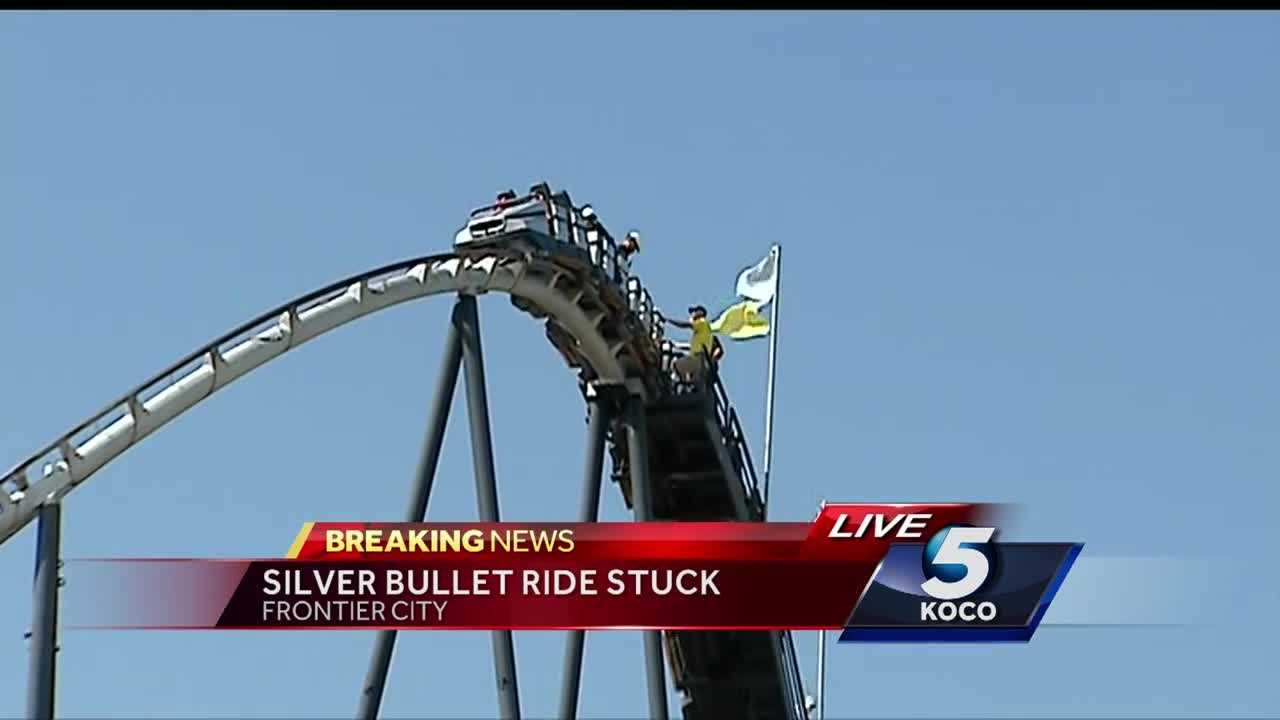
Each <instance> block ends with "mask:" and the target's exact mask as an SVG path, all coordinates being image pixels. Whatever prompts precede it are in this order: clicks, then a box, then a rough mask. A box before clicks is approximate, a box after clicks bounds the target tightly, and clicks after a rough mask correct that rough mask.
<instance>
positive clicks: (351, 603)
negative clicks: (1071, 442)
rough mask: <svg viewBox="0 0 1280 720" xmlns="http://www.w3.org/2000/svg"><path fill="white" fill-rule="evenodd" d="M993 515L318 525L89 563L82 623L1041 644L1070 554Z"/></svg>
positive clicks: (978, 511) (840, 510) (920, 511)
mask: <svg viewBox="0 0 1280 720" xmlns="http://www.w3.org/2000/svg"><path fill="white" fill-rule="evenodd" d="M997 514H998V513H997V506H995V505H985V504H965V503H945V504H894V505H887V504H828V505H825V506H824V507H823V508H822V510H821V511H820V512H819V514H818V516H817V517H816V518H815V520H814V521H813V522H812V523H785V522H779V523H742V522H680V523H665V522H651V523H568V524H564V523H528V524H525V523H469V524H468V523H420V524H419V523H308V524H306V525H305V526H304V527H303V528H302V530H301V532H300V533H299V534H298V536H297V538H296V539H295V540H294V542H293V545H292V546H291V547H290V548H289V551H288V552H287V554H286V555H285V557H283V558H280V559H257V560H216V559H136V560H120V559H112V560H79V561H73V563H74V564H75V565H78V566H79V568H78V569H77V571H76V572H77V573H78V574H79V575H80V580H79V581H80V582H85V579H86V578H89V582H90V583H91V584H92V585H93V587H94V591H95V598H96V599H95V602H94V603H93V605H92V607H91V608H88V609H87V611H88V613H89V614H90V615H91V617H88V618H85V619H84V622H77V623H75V626H77V627H82V628H133V629H147V628H153V629H227V630H281V629H295V630H336V629H365V630H367V629H374V628H383V629H406V630H407V629H454V630H458V629H469V630H495V629H509V630H565V629H585V630H595V629H662V630H803V629H811V630H817V629H843V633H842V634H841V636H840V640H841V641H842V642H921V641H925V642H999V641H1015V642H1018V641H1021V642H1025V641H1028V640H1030V639H1031V636H1032V635H1033V634H1034V633H1035V630H1036V627H1037V626H1038V625H1039V623H1040V620H1041V618H1042V617H1043V616H1044V614H1045V611H1046V610H1047V609H1048V607H1049V604H1050V603H1051V602H1052V601H1053V597H1054V594H1055V593H1056V592H1057V590H1058V588H1059V586H1061V584H1062V581H1063V579H1064V578H1065V577H1066V574H1067V572H1068V570H1069V569H1070V567H1071V564H1072V562H1073V561H1074V560H1075V558H1076V556H1077V555H1078V554H1079V552H1080V549H1081V547H1082V546H1081V544H1079V543H1003V542H999V541H997V539H996V534H997V530H998V527H997V524H996V517H995V516H996V515H997Z"/></svg>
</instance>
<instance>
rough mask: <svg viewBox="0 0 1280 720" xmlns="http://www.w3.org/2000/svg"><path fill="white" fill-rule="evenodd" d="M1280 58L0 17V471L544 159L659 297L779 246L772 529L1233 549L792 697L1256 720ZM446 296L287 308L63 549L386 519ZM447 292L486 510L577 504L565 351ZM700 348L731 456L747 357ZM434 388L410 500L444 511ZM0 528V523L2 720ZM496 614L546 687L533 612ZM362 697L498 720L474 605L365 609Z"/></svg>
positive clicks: (1070, 36)
mask: <svg viewBox="0 0 1280 720" xmlns="http://www.w3.org/2000/svg"><path fill="white" fill-rule="evenodd" d="M1278 77H1280V17H1277V16H1276V15H1274V14H1230V15H1210V14H1193V13H1185V14H1112V15H1098V14H1084V13H1071V14H1039V15H1028V14H1022V15H1018V14H992V13H982V14H970V15H961V14H916V13H910V14H908V13H901V14H889V15H881V14H794V15H791V14H780V13H768V14H764V13H760V14H738V15H733V14H712V13H690V14H626V13H596V14H542V15H538V14H506V13H488V14H475V15H467V14H389V13H388V14H313V15H291V14H276V13H266V14H139V13H131V14H118V15H103V14H55V13H50V14H42V15H31V14H5V15H0V98H3V101H2V102H3V111H2V112H0V268H3V272H4V275H3V281H2V282H0V337H2V338H4V341H3V344H0V357H3V360H2V361H0V369H2V370H3V372H0V401H2V402H3V404H4V407H5V412H4V417H5V418H6V420H5V421H4V422H3V423H2V424H0V429H2V432H0V462H3V463H4V464H5V465H7V464H8V463H10V462H12V461H15V460H16V459H18V458H19V457H20V456H23V455H25V454H27V453H28V452H30V451H32V450H33V449H35V448H36V447H37V446H38V445H40V444H42V443H44V442H46V441H49V440H51V439H52V438H53V437H54V436H56V435H57V434H58V433H60V432H61V431H63V430H64V429H66V428H68V427H69V426H70V425H72V424H74V423H75V422H77V421H79V420H80V419H82V418H83V417H84V416H85V415H87V414H88V413H89V412H91V411H93V410H96V409H97V408H98V407H99V406H100V405H101V404H103V403H105V402H106V401H107V400H109V399H110V398H112V397H114V396H116V395H118V394H119V393H121V392H123V391H124V390H125V389H126V388H127V387H128V386H131V385H133V384H134V383H136V382H138V381H140V380H141V379H143V378H144V377H145V376H147V375H149V374H151V373H152V372H155V371H156V370H158V369H160V368H161V367H162V366H164V365H166V364H167V363H169V362H170V361H172V360H174V359H176V358H177V357H178V356H180V355H182V354H184V353H186V352H187V351H189V350H191V349H193V348H195V347H196V346H198V345H199V344H201V343H203V342H204V341H206V340H208V339H210V338H212V337H213V336H215V335H217V334H219V333H221V332H223V331H224V330H226V329H229V328H230V327H232V326H234V325H236V324H238V323H239V322H241V321H243V320H245V319H247V318H248V317H250V316H252V315H255V314H257V313H258V312H261V311H263V310H265V309H267V308H269V307H270V306H273V305H275V304H277V303H279V302H282V301H284V300H286V299H288V298H290V297H292V296H295V295H298V294H301V293H303V292H306V291H308V290H310V289H312V288H314V287H317V286H319V285H323V284H326V283H328V282H330V281H332V280H336V279H338V278H340V277H343V276H346V275H348V274H351V273H354V272H358V271H360V270H363V269H366V268H371V267H374V266H377V265H380V264H383V263H386V262H391V261H395V260H398V259H402V258H406V257H410V256H413V255H418V254H424V253H428V252H432V251H438V250H442V249H444V248H446V247H447V246H448V243H449V240H450V237H451V234H452V232H453V230H454V229H455V228H456V227H457V226H458V225H460V224H461V222H462V221H463V218H464V216H465V214H466V212H467V211H468V210H469V209H470V208H471V207H473V206H475V205H477V204H480V203H483V202H485V201H487V200H488V199H489V198H491V197H492V195H493V193H494V192H495V191H496V190H498V189H502V188H506V187H509V186H510V187H516V188H518V189H519V188H524V187H528V186H529V185H530V184H532V183H533V182H536V181H538V180H539V179H543V178H545V179H546V180H548V181H550V182H551V183H552V184H554V185H556V186H563V187H567V188H568V189H569V190H570V191H571V192H572V193H573V196H574V198H575V199H577V200H579V201H590V202H592V203H593V204H594V205H595V207H596V208H597V209H598V210H599V211H600V212H601V214H602V216H603V217H604V218H605V219H606V221H608V222H610V223H611V224H612V225H614V226H617V227H626V226H636V227H638V228H640V229H641V230H642V231H643V232H644V233H645V238H646V244H645V247H644V253H643V254H642V255H641V257H640V258H639V260H638V265H637V267H638V269H639V270H640V271H641V272H642V274H643V275H644V277H645V279H646V281H647V283H648V284H649V285H650V287H652V288H653V291H654V294H655V296H656V297H657V298H658V300H659V302H660V303H661V304H662V305H664V306H665V307H667V308H668V309H672V308H680V307H683V306H684V305H685V304H687V303H689V302H691V301H702V302H705V303H706V304H709V305H710V304H714V303H715V302H718V301H719V300H722V299H724V297H725V296H726V295H727V293H728V292H729V290H730V288H731V283H732V280H733V275H734V273H735V272H736V271H737V270H738V269H739V268H740V267H741V266H743V265H745V264H747V263H749V262H751V261H753V260H755V259H757V258H758V257H759V256H760V254H762V253H763V252H764V251H765V249H766V248H767V246H768V244H769V243H771V242H781V243H782V244H783V247H784V249H785V250H784V252H785V255H784V258H785V260H784V272H785V275H784V289H783V292H784V295H783V298H782V299H783V303H784V305H783V313H784V317H783V323H784V325H783V336H782V358H781V363H782V364H781V372H780V378H779V389H778V391H779V396H778V437H777V465H776V485H775V503H776V505H775V508H774V517H776V518H778V519H790V520H807V519H809V518H811V517H812V515H813V512H814V510H815V508H816V505H817V503H818V501H819V500H820V499H821V498H824V497H825V498H828V499H838V500H884V501H910V500H1004V501H1016V502H1020V503H1022V504H1023V505H1024V510H1023V513H1024V515H1023V526H1022V527H1023V530H1021V531H1020V532H1022V533H1023V534H1024V536H1025V537H1028V538H1034V539H1044V540H1081V541H1084V542H1086V543H1087V544H1088V545H1087V549H1086V559H1087V558H1088V557H1089V556H1091V555H1092V556H1097V557H1101V556H1135V555H1168V556H1190V555H1196V556H1204V555H1214V554H1217V555H1229V556H1232V557H1234V559H1235V560H1236V561H1237V562H1238V563H1240V564H1242V565H1243V566H1244V567H1245V568H1247V572H1246V573H1245V574H1243V575H1242V576H1241V577H1240V578H1238V579H1237V580H1236V581H1234V584H1228V585H1226V586H1221V587H1210V588H1207V590H1206V591H1207V593H1208V594H1209V596H1210V601H1211V604H1212V612H1213V613H1215V614H1219V615H1222V616H1224V617H1225V618H1226V622H1225V623H1223V624H1220V625H1218V626H1213V627H1209V626H1205V627H1193V628H1186V629H1180V630H1171V629H1160V630H1156V629H1142V628H1129V629H1117V628H1063V627H1058V628H1054V627H1047V628H1044V629H1043V630H1042V631H1041V632H1040V633H1039V634H1038V635H1037V637H1036V638H1035V640H1034V641H1033V642H1032V643H1031V644H1030V645H1027V646H1014V647H1003V646H1001V647H991V646H981V647H937V648H921V647H860V646H832V647H831V649H830V664H829V669H830V683H831V691H832V693H831V696H830V700H829V704H828V712H829V716H830V717H849V716H892V715H910V716H922V715H951V716H954V715H969V716H975V715H1010V716H1027V715H1036V714H1056V715H1064V714H1095V715H1116V714H1134V713H1143V714H1155V715H1164V716H1168V715H1175V714H1206V713H1219V714H1237V715H1246V714H1276V713H1277V712H1280V689H1278V687H1280V686H1278V685H1277V684H1276V683H1275V681H1274V680H1275V677H1274V671H1275V668H1276V666H1277V664H1278V660H1277V650H1276V647H1277V641H1280V632H1278V625H1277V622H1276V621H1275V620H1274V619H1273V618H1272V616H1271V615H1270V613H1273V612H1274V610H1275V608H1276V607H1277V604H1278V603H1280V581H1277V579H1276V573H1275V572H1274V571H1273V565H1274V563H1271V562H1263V561H1262V559H1263V557H1264V554H1267V553H1270V548H1271V546H1272V545H1273V544H1274V539H1275V520H1274V517H1273V514H1274V509H1275V507H1276V505H1277V501H1280V491H1278V490H1277V475H1276V470H1277V468H1278V467H1280V443H1278V442H1277V440H1276V438H1277V433H1280V420H1278V418H1280V415H1278V414H1277V407H1280V383H1277V380H1276V377H1277V375H1276V373H1277V368H1278V367H1280V335H1278V333H1277V332H1276V327H1277V325H1276V306H1277V303H1276V300H1277V280H1278V279H1280V244H1278V243H1277V237H1278V233H1277V230H1278V229H1280V223H1278V222H1277V215H1276V187H1277V185H1278V181H1280V178H1278V177H1277V168H1280V135H1277V133H1276V128H1277V127H1280V93H1278V91H1277V83H1276V78H1278ZM448 306H449V303H448V302H446V301H443V300H436V301H433V302H423V303H415V304H410V305H406V306H402V307H399V308H396V309H394V310H391V311H388V312H387V313H384V314H381V315H378V316H374V317H372V318H370V319H368V320H366V321H363V322H361V323H358V324H356V325H354V326H351V327H348V328H345V329H342V330H340V331H338V332H337V333H335V334H332V335H329V336H326V337H324V338H321V339H319V340H317V341H315V342H313V343H312V344H309V345H307V346H306V347H305V348H303V349H301V350H300V351H299V352H297V353H296V354H292V355H291V356H289V357H287V358H285V359H283V360H280V361H278V362H276V363H273V364H270V365H268V366H266V367H265V368H264V369H262V370H260V371H258V372H256V373H254V374H253V375H252V376H250V377H248V378H246V379H244V380H242V381H240V382H238V383H236V384H235V385H233V386H232V387H230V388H228V389H227V390H225V391H224V392H222V393H220V394H219V395H218V396H216V397H215V398H214V399H212V400H211V401H209V402H208V403H206V404H205V405H202V406H201V407H199V408H198V409H197V410H196V411H194V412H192V413H190V414H189V415H187V416H185V417H184V418H182V419H181V421H179V422H178V423H176V424H174V425H172V426H170V427H167V428H166V429H165V430H164V431H163V432H161V433H160V434H158V435H156V436H154V437H152V438H150V439H148V440H147V441H146V443H145V444H144V445H143V446H142V447H141V448H138V449H135V450H134V451H132V452H130V453H128V454H127V455H126V456H124V457H123V458H121V459H120V460H119V461H117V462H115V463H113V464H112V465H110V466H108V467H107V468H106V469H105V470H103V471H102V472H101V473H99V474H98V475H96V476H95V477H93V478H92V479H91V480H90V481H89V482H88V483H87V484H86V485H85V486H83V487H82V488H80V489H79V490H78V491H77V492H76V493H74V494H73V495H72V497H71V498H70V499H69V500H68V502H67V505H66V518H67V527H66V533H65V548H66V555H67V556H69V557H84V556H148V555H152V556H161V555H162V556H183V555H191V556H220V557H232V556H277V555H279V554H281V553H283V552H284V551H285V549H286V548H287V546H288V543H289V541H290V540H291V539H292V537H293V535H294V534H295V532H296V531H297V529H298V527H299V525H300V524H301V523H302V522H304V521H307V520H362V519H398V518H399V517H400V516H401V514H402V513H403V507H404V504H405V501H406V498H407V494H408V481H409V476H410V474H411V472H412V469H413V466H414V462H415V454H416V452H417V446H418V442H419V439H420V436H421V433H422V429H423V422H424V420H425V416H426V407H427V402H428V398H427V395H428V392H429V387H430V385H431V384H432V378H433V377H434V375H435V373H436V367H437V364H438V359H439V356H440V342H439V341H440V339H441V337H442V333H443V331H444V328H445V324H446V317H447V313H448ZM481 314H482V325H483V327H484V332H485V343H486V344H487V347H486V350H487V354H488V363H489V364H488V371H489V382H490V398H491V401H492V405H493V408H492V411H493V424H494V428H493V431H494V436H495V442H496V444H497V448H498V457H497V462H498V474H499V483H500V489H501V498H502V511H503V513H504V516H505V517H506V518H509V519H522V520H552V519H566V518H570V517H572V515H573V513H574V512H575V508H576V506H577V494H578V485H579V480H578V478H579V474H580V462H581V454H582V451H581V448H582V436H583V432H582V431H583V421H582V408H581V400H580V399H579V397H578V395H577V392H576V389H575V385H574V381H573V378H572V377H571V375H570V374H569V373H568V372H566V371H565V370H564V368H563V367H562V366H561V364H560V362H559V361H558V359H557V356H556V355H555V353H554V352H553V351H552V350H551V349H550V347H549V346H548V345H547V343H546V341H545V339H544V338H543V334H542V329H541V328H540V327H538V326H537V325H536V324H535V323H533V322H530V321H529V320H528V318H526V317H525V316H522V315H520V314H519V313H517V312H515V311H514V310H513V309H512V308H511V307H510V305H509V303H508V302H507V301H506V300H505V299H504V298H502V297H489V298H485V299H484V301H483V302H482V303H481ZM728 350H729V354H728V357H727V359H726V367H727V369H726V372H727V374H728V381H729V382H730V389H731V392H732V393H733V394H734V396H735V397H736V398H737V400H738V401H739V404H740V405H741V410H742V413H743V416H744V420H745V421H746V422H747V425H748V427H749V428H751V431H752V432H753V433H754V437H755V449H756V452H757V455H759V451H760V443H759V438H760V428H761V427H762V425H763V419H762V416H763V404H764V403H763V380H764V375H765V373H764V371H765V347H764V345H763V344H762V343H761V344H750V345H734V346H731V347H729V349H728ZM456 410H459V411H460V410H461V404H460V403H459V407H458V408H456ZM463 417H464V415H463V414H462V413H461V412H455V414H454V423H453V425H452V428H453V430H452V432H451V433H450V435H449V437H448V440H447V443H446V450H445V452H446V455H445V459H444V461H443V463H442V466H441V468H440V475H439V481H438V484H437V492H436V494H435V496H434V497H433V499H432V503H431V510H430V515H431V517H432V518H434V519H439V520H444V519H449V520H458V519H470V518H473V517H474V516H475V504H474V499H473V490H472V479H471V474H470V473H471V471H470V466H469V453H468V451H467V444H466V435H465V432H462V428H464V427H465V424H464V423H463V422H459V421H461V420H462V419H463ZM604 497H605V503H604V505H605V509H604V513H603V516H604V517H605V518H608V519H622V518H624V517H625V513H624V511H623V508H622V502H621V500H620V498H619V496H618V494H617V492H616V490H615V489H613V488H610V489H609V490H608V492H607V493H606V494H605V496H604ZM33 535H34V533H33V532H31V531H30V530H28V531H25V532H24V533H22V535H21V536H19V537H17V538H15V539H14V540H13V541H11V542H10V543H8V544H7V545H6V546H5V547H4V548H3V551H0V587H3V588H5V589H6V591H7V592H8V593H9V599H8V601H7V602H5V603H4V607H5V609H6V612H5V613H3V614H0V677H4V678H6V679H7V680H8V683H9V685H8V687H9V688H10V690H9V691H7V692H4V693H0V715H18V714H20V713H21V712H22V708H23V694H24V690H23V688H24V683H25V680H24V678H25V667H26V655H25V652H24V650H23V644H22V639H21V633H22V631H23V629H24V628H25V627H26V623H27V613H28V607H29V600H28V597H29V587H30V578H31V549H32V543H33ZM1068 586H1070V579H1068ZM798 590H800V589H798ZM806 591H809V590H806ZM65 597H66V598H67V599H66V602H67V603H75V602H92V598H85V597H83V596H80V597H77V596H76V583H75V579H74V578H71V579H70V582H69V585H68V586H67V588H66V596H65ZM812 640H813V638H812V635H811V634H810V635H809V636H806V637H802V638H800V643H801V652H802V653H803V654H804V656H805V658H806V660H808V659H811V657H812ZM371 643H372V636H371V635H370V634H368V633H355V632H351V633H288V634H271V633H263V634H237V633H225V634H224V633H185V634H184V633H88V632H80V633H68V634H65V635H64V637H63V642H62V645H63V653H62V654H61V663H62V664H61V666H60V672H59V680H60V686H59V704H60V709H61V712H62V713H63V714H65V715H68V716H81V717H84V716H96V717H104V716H132V717H139V716H167V717H174V716H204V717H208V716H213V715H239V716H245V715H254V716H280V715H292V716H295V717H297V716H332V717H348V716H350V715H351V713H352V712H354V708H355V704H356V695H357V692H358V689H359V685H360V681H361V678H362V676H363V673H364V670H365V666H366V663H367V659H368V653H369V649H370V646H371ZM516 643H517V653H518V659H519V661H520V673H521V674H520V685H521V689H522V695H523V698H522V700H523V704H524V708H525V711H526V714H527V715H528V716H530V717H538V716H548V715H550V714H552V713H553V712H554V708H555V699H556V696H557V693H558V685H557V683H558V681H559V676H558V675H559V667H560V653H561V648H562V635H560V634H558V633H522V634H518V635H517V637H516ZM808 669H809V670H810V671H811V669H812V665H811V664H810V665H809V667H808ZM644 697H645V695H644V685H643V679H642V676H641V642H640V638H639V636H637V635H636V634H634V633H601V634H594V635H591V636H589V637H588V645H587V670H586V677H585V684H584V689H583V710H584V713H586V714H587V715H590V716H609V717H626V716H637V715H642V714H644V712H645V704H644ZM384 708H385V710H386V713H387V714H388V715H394V716H406V715H417V716H423V715H428V716H430V715H439V716H451V717H457V716H471V717H484V716H492V714H493V713H494V712H495V708H496V702H495V695H494V690H493V679H492V669H491V663H490V659H489V640H488V638H487V636H486V635H485V634H483V633H448V632H442V633H426V632H424V633H417V634H412V635H406V636H402V638H401V642H400V644H399V646H398V647H397V653H396V657H395V665H394V668H393V673H392V677H391V681H390V686H389V689H388V693H387V698H386V702H385V705H384Z"/></svg>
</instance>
